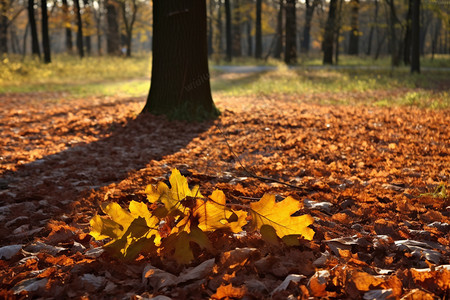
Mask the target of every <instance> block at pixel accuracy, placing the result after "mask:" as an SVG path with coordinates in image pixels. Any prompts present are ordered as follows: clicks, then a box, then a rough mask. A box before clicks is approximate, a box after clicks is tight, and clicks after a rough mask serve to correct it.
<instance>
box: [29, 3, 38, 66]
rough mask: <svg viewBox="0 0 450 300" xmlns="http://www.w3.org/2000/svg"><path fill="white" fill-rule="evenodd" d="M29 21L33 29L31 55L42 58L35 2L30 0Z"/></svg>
mask: <svg viewBox="0 0 450 300" xmlns="http://www.w3.org/2000/svg"><path fill="white" fill-rule="evenodd" d="M28 20H29V22H30V29H31V53H32V54H33V55H37V56H39V57H41V51H40V50H39V40H38V34H37V26H36V18H35V17H34V0H28Z"/></svg>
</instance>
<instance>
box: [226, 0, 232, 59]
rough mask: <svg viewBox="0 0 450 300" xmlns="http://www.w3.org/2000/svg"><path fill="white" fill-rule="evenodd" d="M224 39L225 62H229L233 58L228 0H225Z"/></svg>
mask: <svg viewBox="0 0 450 300" xmlns="http://www.w3.org/2000/svg"><path fill="white" fill-rule="evenodd" d="M225 36H226V37H225V38H226V42H225V44H226V48H227V49H226V53H227V55H226V60H227V61H231V58H232V57H233V38H232V31H231V4H230V0H225Z"/></svg>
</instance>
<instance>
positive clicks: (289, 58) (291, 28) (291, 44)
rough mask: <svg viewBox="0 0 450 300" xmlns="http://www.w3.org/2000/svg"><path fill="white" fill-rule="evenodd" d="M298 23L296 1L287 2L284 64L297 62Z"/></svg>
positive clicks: (287, 0) (289, 0) (288, 0)
mask: <svg viewBox="0 0 450 300" xmlns="http://www.w3.org/2000/svg"><path fill="white" fill-rule="evenodd" d="M296 27H297V21H296V18H295V0H286V48H285V53H284V62H285V63H287V64H292V63H296V62H297V28H296Z"/></svg>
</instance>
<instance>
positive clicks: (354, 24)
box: [348, 0, 359, 55]
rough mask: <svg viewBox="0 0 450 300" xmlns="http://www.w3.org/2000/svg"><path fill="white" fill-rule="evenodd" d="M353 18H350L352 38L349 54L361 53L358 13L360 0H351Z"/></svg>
mask: <svg viewBox="0 0 450 300" xmlns="http://www.w3.org/2000/svg"><path fill="white" fill-rule="evenodd" d="M350 5H351V8H352V10H351V19H350V27H351V31H350V40H349V45H348V54H349V55H358V54H359V26H358V15H359V0H351V1H350Z"/></svg>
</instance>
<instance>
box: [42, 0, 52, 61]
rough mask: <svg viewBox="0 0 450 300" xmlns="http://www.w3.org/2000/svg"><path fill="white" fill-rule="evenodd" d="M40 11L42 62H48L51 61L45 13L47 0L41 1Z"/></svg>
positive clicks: (46, 14) (46, 15)
mask: <svg viewBox="0 0 450 300" xmlns="http://www.w3.org/2000/svg"><path fill="white" fill-rule="evenodd" d="M41 13H42V27H41V28H42V49H43V51H44V63H46V64H49V63H51V62H52V58H51V55H50V37H49V35H48V13H47V0H42V1H41Z"/></svg>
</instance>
